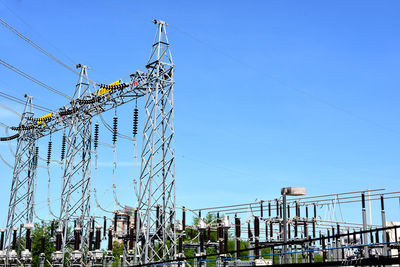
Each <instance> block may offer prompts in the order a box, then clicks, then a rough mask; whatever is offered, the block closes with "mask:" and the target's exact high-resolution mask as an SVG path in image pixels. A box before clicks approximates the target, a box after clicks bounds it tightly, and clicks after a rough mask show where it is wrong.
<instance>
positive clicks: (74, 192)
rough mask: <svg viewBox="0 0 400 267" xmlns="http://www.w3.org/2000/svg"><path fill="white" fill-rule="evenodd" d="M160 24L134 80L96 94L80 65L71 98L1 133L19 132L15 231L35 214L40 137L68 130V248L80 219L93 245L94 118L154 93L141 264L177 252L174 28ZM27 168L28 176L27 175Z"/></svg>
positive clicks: (142, 190)
mask: <svg viewBox="0 0 400 267" xmlns="http://www.w3.org/2000/svg"><path fill="white" fill-rule="evenodd" d="M154 23H155V24H157V33H156V37H155V41H154V44H153V46H152V52H151V56H150V59H149V61H148V64H147V65H146V69H147V70H146V71H136V72H134V73H132V74H131V75H130V79H129V82H128V83H122V82H121V81H120V80H118V81H116V82H114V83H112V84H110V85H103V84H95V85H96V86H99V89H98V90H94V91H93V92H90V90H89V88H90V86H89V84H88V83H87V82H88V81H90V80H89V79H88V77H87V67H86V66H81V65H79V67H80V68H81V72H80V78H79V81H78V84H77V87H76V88H75V93H74V95H73V98H72V100H71V102H70V103H69V104H67V105H65V106H64V107H62V108H59V109H57V110H54V111H53V112H51V113H49V114H46V115H45V116H42V117H40V118H33V114H31V113H24V116H23V117H22V120H21V123H20V126H19V127H14V130H18V131H19V135H13V136H10V137H7V138H2V139H1V140H11V139H15V138H18V139H17V144H18V146H17V152H16V162H15V167H14V176H13V186H12V190H11V197H10V209H9V214H8V217H9V223H7V230H8V236H10V234H11V229H12V227H13V226H17V223H26V222H31V221H32V220H33V218H32V214H33V204H32V203H33V192H34V188H33V186H34V184H35V183H34V181H35V180H34V174H35V170H36V165H37V150H36V145H35V144H36V142H37V140H38V139H40V138H42V137H44V136H46V135H50V134H52V133H54V132H57V131H60V130H64V129H66V132H67V134H66V136H65V140H66V146H67V149H66V154H65V158H64V159H63V160H64V162H63V166H64V170H63V177H62V178H63V181H62V189H61V196H60V199H61V205H60V213H59V227H62V229H64V233H63V237H62V238H63V240H62V250H64V248H65V247H66V245H67V242H68V241H69V240H71V239H69V237H68V235H67V234H68V227H69V226H70V222H71V221H73V220H74V221H75V222H76V224H77V226H79V227H80V228H82V233H83V239H82V240H83V242H82V244H81V248H82V251H85V248H86V246H87V243H88V239H87V233H88V230H89V227H90V226H89V221H90V193H91V190H90V188H91V184H90V178H91V172H90V161H91V118H92V117H94V116H97V115H99V114H100V113H103V112H106V111H108V110H111V109H114V108H116V107H118V106H121V105H123V104H126V103H128V102H130V101H133V100H136V99H137V98H140V97H143V96H146V102H145V122H144V129H143V144H142V146H143V149H142V154H141V172H140V186H139V193H138V196H137V197H138V214H139V216H137V218H138V220H137V221H136V222H135V226H136V229H137V232H136V235H137V236H136V240H137V241H141V242H139V245H138V246H137V247H136V250H135V253H136V256H138V257H137V258H138V259H139V261H140V262H151V261H162V260H166V259H172V258H173V257H174V255H175V252H176V234H175V233H176V232H175V227H174V225H175V152H174V98H173V86H174V80H173V74H174V63H173V60H172V56H171V52H170V47H169V42H168V37H167V32H166V26H167V25H166V23H165V22H164V21H159V20H154ZM21 173H23V174H26V176H21V175H20V174H21ZM21 177H23V178H21ZM17 206H18V207H17ZM140 226H142V227H140ZM9 243H10V240H8V244H9ZM135 258H136V257H135Z"/></svg>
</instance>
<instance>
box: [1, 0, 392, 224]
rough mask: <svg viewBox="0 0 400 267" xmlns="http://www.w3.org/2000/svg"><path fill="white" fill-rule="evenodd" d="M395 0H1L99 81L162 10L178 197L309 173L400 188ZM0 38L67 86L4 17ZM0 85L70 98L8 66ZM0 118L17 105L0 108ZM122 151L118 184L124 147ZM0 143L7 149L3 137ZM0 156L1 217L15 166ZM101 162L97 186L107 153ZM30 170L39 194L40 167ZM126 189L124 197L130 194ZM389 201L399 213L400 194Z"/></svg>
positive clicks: (111, 74) (202, 198)
mask: <svg viewBox="0 0 400 267" xmlns="http://www.w3.org/2000/svg"><path fill="white" fill-rule="evenodd" d="M2 3H5V5H6V6H7V7H6V6H5V5H4V4H2ZM399 8H400V3H399V2H398V1H247V2H244V1H105V0H104V1H22V0H20V1H4V0H1V2H0V17H1V18H2V19H4V20H5V21H7V22H8V23H9V24H11V25H13V26H14V27H15V28H17V29H18V30H20V31H21V32H22V33H24V34H26V35H27V36H29V37H30V38H32V40H34V41H35V42H37V43H38V44H40V45H41V46H42V47H43V48H45V49H46V50H48V51H50V52H51V53H53V54H54V55H56V56H57V57H59V58H60V59H62V60H63V61H65V62H67V63H68V64H71V65H72V64H73V63H82V64H86V65H89V66H90V67H91V68H92V70H90V73H89V74H90V77H91V78H92V79H94V80H96V81H99V82H101V83H109V82H113V81H115V80H116V79H118V78H121V77H123V76H125V75H127V74H129V73H131V72H134V71H135V70H137V69H140V68H142V67H144V65H145V64H146V62H147V59H148V57H149V53H150V48H151V44H152V41H153V37H154V33H155V27H154V25H153V24H152V23H151V20H152V19H154V18H158V19H163V20H166V21H167V22H168V23H169V25H170V26H169V27H168V33H169V38H170V43H171V49H172V53H173V57H174V61H175V64H176V75H175V80H176V86H175V130H176V136H175V139H176V155H177V160H176V191H177V203H178V205H186V206H189V207H194V208H197V207H206V206H214V205H222V204H234V203H241V202H249V201H254V200H255V199H256V198H257V199H272V198H275V197H278V196H279V193H280V188H281V187H283V186H305V187H306V188H307V191H308V194H309V195H317V194H325V193H335V192H345V191H355V190H361V189H367V188H387V189H388V190H399V189H400V182H399V173H400V157H399V156H400V143H399V138H400V125H399V115H400V108H399V104H398V102H399V97H400V92H399V85H400V75H399V71H400V52H399V47H400V37H399V29H400V18H399V15H398V10H399ZM21 18H22V20H23V21H24V22H22V21H21ZM0 38H1V42H0V58H1V59H3V60H5V61H7V62H8V63H10V64H12V65H14V66H16V67H18V68H20V69H21V70H23V71H25V72H27V73H29V74H31V75H32V76H34V77H35V78H37V79H39V80H42V81H44V82H46V83H47V84H49V85H51V86H53V87H55V88H57V89H58V90H62V91H63V92H66V93H68V94H72V92H73V90H74V86H75V83H76V77H75V76H74V75H73V74H72V73H70V72H68V71H67V70H65V69H63V68H62V67H60V66H59V65H57V64H56V63H54V62H53V61H51V60H50V59H49V58H47V57H45V56H43V55H42V54H40V53H39V52H37V51H36V50H34V49H33V48H32V47H30V46H29V45H27V44H26V43H25V42H23V41H22V40H21V39H18V38H17V37H16V36H15V35H13V34H12V33H11V32H10V31H9V30H7V29H5V28H4V27H0ZM0 87H1V90H2V91H4V92H7V93H9V94H13V95H15V96H18V97H21V98H22V96H23V94H25V93H28V94H31V95H33V96H34V97H35V99H34V103H36V104H39V105H43V106H47V107H50V108H56V107H59V106H61V105H63V104H64V103H66V99H63V98H62V97H60V96H58V95H54V94H52V93H50V92H48V91H46V90H45V89H43V88H41V87H38V86H36V85H35V84H32V83H31V82H29V81H27V80H24V79H23V78H21V77H19V76H17V75H16V74H14V73H13V72H10V71H9V70H7V69H5V68H4V67H0ZM1 102H2V103H6V104H7V103H8V102H7V101H4V100H1ZM14 108H15V109H17V110H19V111H21V109H22V106H14ZM129 109H132V105H131V106H129V107H126V108H125V109H121V111H119V112H120V114H121V115H120V117H121V123H120V125H131V118H132V114H131V112H129ZM124 112H125V113H124ZM141 115H143V112H142V113H141ZM111 116H112V114H108V117H107V116H106V117H107V118H108V119H110V118H111ZM0 120H1V121H2V122H5V123H8V124H13V123H16V121H17V118H16V117H15V116H14V115H12V114H10V113H8V112H6V111H4V110H3V109H2V110H1V113H0ZM109 121H110V120H109ZM121 131H122V132H124V133H126V134H130V133H131V127H130V126H129V127H126V128H121ZM3 135H4V134H3ZM58 137H59V136H58ZM107 138H109V140H108V142H110V140H111V138H110V137H107ZM105 141H107V140H105ZM46 142H47V140H44V141H43V145H42V147H41V153H42V156H43V157H45V155H46V153H47V151H46ZM55 146H57V145H55ZM107 151H108V152H110V151H109V150H107V149H104V153H106V152H107ZM118 151H119V156H118V158H119V160H120V161H121V162H125V163H126V164H125V166H121V167H120V168H119V176H118V183H119V184H120V187H124V185H126V184H129V181H130V180H131V178H126V177H131V176H132V175H131V173H132V171H131V169H130V168H131V167H132V166H130V164H129V160H130V157H131V156H130V155H131V154H130V153H131V152H132V151H131V150H130V149H128V148H126V147H123V146H122V147H120V148H119V150H118ZM0 152H1V153H2V155H4V156H8V157H9V158H10V159H11V156H10V154H9V150H8V147H7V146H5V145H4V144H2V145H1V146H0ZM58 155H59V154H57V156H55V157H58ZM104 155H107V156H104V159H107V157H108V159H109V158H112V154H110V153H109V154H104ZM103 161H104V160H103ZM0 164H1V165H0V166H1V168H2V170H3V171H2V180H3V183H2V184H3V186H2V187H1V189H0V203H2V205H1V206H0V211H1V213H2V214H3V215H2V216H1V218H0V219H1V220H0V221H4V219H5V218H6V214H7V211H6V210H7V203H8V198H9V188H10V182H11V171H10V170H9V169H8V168H7V167H6V166H5V165H4V164H3V163H0ZM121 165H123V164H122V163H121ZM103 167H104V171H102V172H101V174H100V175H99V179H100V180H101V185H99V187H101V189H103V190H106V189H107V188H109V187H110V185H111V184H112V182H111V178H110V177H111V176H110V175H111V168H110V161H109V160H108V161H107V162H106V161H104V162H103ZM54 169H57V168H54ZM55 173H57V170H56V171H55ZM39 174H40V175H41V176H40V177H42V178H40V177H39V182H38V183H39V184H40V183H43V184H42V185H41V186H42V188H43V191H42V192H40V193H39V194H38V195H39V198H40V197H41V198H44V199H45V197H44V196H43V195H46V194H47V184H46V183H47V175H46V173H45V172H44V171H40V173H39ZM53 179H54V180H57V179H59V176H57V175H55V176H54V177H53ZM124 179H127V180H124ZM121 190H122V189H121ZM129 190H131V189H129ZM129 190H128V192H130V193H131V192H132V191H129ZM130 193H129V194H125V195H124V196H121V197H122V199H123V200H125V201H126V203H127V204H128V205H129V204H131V205H134V204H133V201H134V200H133V198H132V195H130ZM53 197H54V198H56V196H53ZM391 207H393V209H392V210H393V212H392V213H389V214H388V216H389V217H390V216H392V217H396V218H397V220H398V218H399V215H400V213H399V210H400V209H399V206H398V204H396V203H393V205H392V206H391ZM43 212H44V213H45V211H43Z"/></svg>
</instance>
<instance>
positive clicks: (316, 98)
mask: <svg viewBox="0 0 400 267" xmlns="http://www.w3.org/2000/svg"><path fill="white" fill-rule="evenodd" d="M170 27H171V28H173V29H175V30H176V31H177V32H180V33H181V34H183V35H186V36H188V37H189V38H191V39H193V40H195V41H196V42H198V43H200V44H202V45H203V46H206V47H209V48H211V49H212V50H214V51H216V52H218V53H220V54H221V55H224V56H225V57H228V58H230V59H231V60H232V61H234V62H236V63H238V64H239V65H242V66H244V67H246V68H248V69H251V70H253V71H256V72H258V73H259V74H261V75H263V76H265V77H267V78H268V79H270V80H272V81H275V82H276V83H277V84H280V85H281V86H283V87H284V88H286V89H288V90H291V91H294V92H297V93H298V94H301V95H304V96H306V97H308V98H309V99H312V100H314V101H316V102H319V103H321V104H323V105H325V106H328V107H330V108H332V109H335V110H337V111H340V112H342V113H345V114H347V115H348V116H350V117H352V118H354V119H356V120H359V121H363V122H364V123H369V124H373V125H374V126H376V127H379V128H381V129H384V130H386V131H390V132H392V133H395V134H400V133H399V132H398V131H396V130H394V129H392V128H389V127H387V126H385V125H383V124H380V123H378V122H375V121H373V120H370V119H369V118H366V117H362V116H360V115H358V114H356V113H354V112H352V111H350V110H347V109H345V108H342V107H340V106H338V105H337V104H335V103H333V102H331V101H329V100H326V99H324V98H323V97H320V96H317V95H314V94H312V93H310V92H308V91H306V90H304V89H301V88H299V87H296V86H292V85H290V84H288V83H287V82H286V81H284V80H282V79H280V78H277V77H274V76H272V75H270V74H269V73H266V72H263V71H260V69H258V68H256V67H254V66H253V65H251V64H249V63H247V62H245V61H243V60H242V59H240V58H238V57H235V56H232V55H231V54H229V53H227V52H226V51H225V50H222V49H220V48H218V47H216V46H213V45H211V44H209V43H208V42H206V41H203V40H201V39H199V38H198V37H196V36H194V35H193V34H191V33H189V32H187V31H185V30H182V29H180V28H178V27H177V26H174V25H170Z"/></svg>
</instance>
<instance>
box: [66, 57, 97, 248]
mask: <svg viewBox="0 0 400 267" xmlns="http://www.w3.org/2000/svg"><path fill="white" fill-rule="evenodd" d="M77 67H80V68H81V72H80V77H79V81H78V83H77V85H76V89H75V93H74V98H85V96H87V95H89V93H90V92H89V84H88V83H87V82H86V81H88V77H87V66H82V65H80V64H79V65H78V66H77ZM71 105H72V109H78V110H79V109H82V108H84V107H83V106H84V105H85V104H80V103H79V102H73V103H71ZM71 121H72V123H71V124H70V125H67V135H66V143H67V149H66V154H65V159H64V173H63V184H62V192H61V208H60V217H59V221H60V222H62V224H63V226H66V227H64V231H63V232H64V233H63V248H64V247H65V245H66V242H67V239H68V225H69V222H71V221H73V220H75V222H76V225H77V226H79V227H81V228H82V230H83V238H82V241H83V242H82V244H81V246H82V247H86V246H87V244H88V240H87V230H88V229H89V227H88V225H89V223H90V221H89V216H90V178H91V171H90V167H91V164H90V163H91V142H92V140H91V136H92V134H91V116H89V115H87V114H85V113H84V112H76V113H75V114H74V115H73V117H72V120H71Z"/></svg>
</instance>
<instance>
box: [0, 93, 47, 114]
mask: <svg viewBox="0 0 400 267" xmlns="http://www.w3.org/2000/svg"><path fill="white" fill-rule="evenodd" d="M0 97H2V98H5V99H7V100H9V101H13V102H15V103H18V104H21V105H25V104H26V101H24V100H22V99H20V98H17V97H15V96H12V95H9V94H6V93H4V92H0ZM31 105H32V107H34V108H35V109H37V110H40V111H43V112H51V109H49V108H46V107H43V106H40V105H36V104H31Z"/></svg>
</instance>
